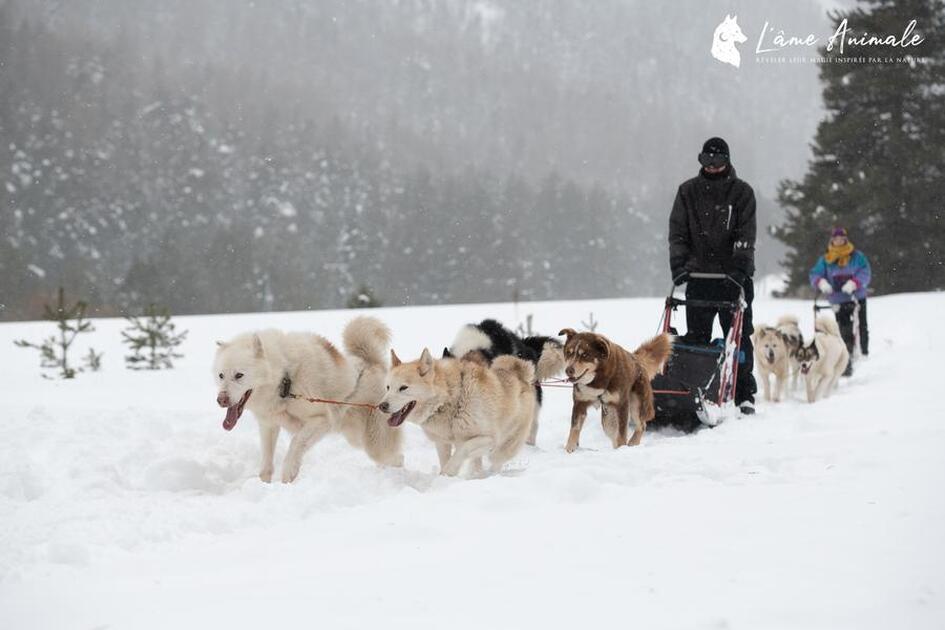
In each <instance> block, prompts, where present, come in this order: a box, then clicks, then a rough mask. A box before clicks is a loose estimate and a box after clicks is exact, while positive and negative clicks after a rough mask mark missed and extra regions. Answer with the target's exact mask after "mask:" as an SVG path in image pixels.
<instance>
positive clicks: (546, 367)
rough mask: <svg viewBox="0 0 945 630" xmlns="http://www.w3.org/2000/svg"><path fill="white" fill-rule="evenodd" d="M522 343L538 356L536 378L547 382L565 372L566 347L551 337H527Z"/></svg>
mask: <svg viewBox="0 0 945 630" xmlns="http://www.w3.org/2000/svg"><path fill="white" fill-rule="evenodd" d="M522 343H524V344H525V345H526V346H528V347H529V348H531V349H532V350H534V352H535V354H536V355H537V356H538V361H537V362H536V363H535V378H537V379H538V380H539V381H546V380H548V379H549V378H553V377H555V376H557V375H558V374H561V373H562V372H563V371H564V347H563V346H562V345H561V342H560V341H558V340H557V339H553V338H551V337H541V336H536V337H525V338H524V339H522Z"/></svg>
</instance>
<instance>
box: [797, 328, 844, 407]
mask: <svg viewBox="0 0 945 630" xmlns="http://www.w3.org/2000/svg"><path fill="white" fill-rule="evenodd" d="M797 360H798V362H799V363H800V366H801V374H803V375H804V383H805V385H806V386H807V402H811V403H812V402H817V401H818V400H820V399H822V398H826V397H827V396H829V395H830V393H831V392H832V391H833V390H834V389H836V387H837V382H838V381H839V380H840V376H841V375H842V374H843V370H844V368H846V366H847V361H849V360H850V353H849V352H848V351H847V346H846V344H845V343H843V339H842V338H841V337H840V327H839V326H838V325H837V320H836V319H834V317H833V315H821V316H820V317H818V318H817V321H816V322H815V323H814V338H813V340H811V342H810V345H807V346H801V348H800V350H798V351H797Z"/></svg>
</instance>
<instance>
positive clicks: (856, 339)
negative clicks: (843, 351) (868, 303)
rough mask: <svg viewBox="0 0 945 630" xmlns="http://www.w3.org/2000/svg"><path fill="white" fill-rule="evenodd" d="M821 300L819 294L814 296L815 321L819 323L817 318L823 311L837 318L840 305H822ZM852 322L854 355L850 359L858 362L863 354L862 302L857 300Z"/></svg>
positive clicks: (854, 299)
mask: <svg viewBox="0 0 945 630" xmlns="http://www.w3.org/2000/svg"><path fill="white" fill-rule="evenodd" d="M821 299H822V297H821V295H820V294H819V293H818V294H817V295H815V296H814V321H815V322H816V321H817V316H818V315H820V312H821V311H830V312H831V313H833V316H834V318H836V317H837V313H838V312H839V311H840V305H839V304H822V303H821V302H820V300H821ZM851 321H852V323H853V355H852V356H851V357H850V358H851V359H853V360H856V359H858V358H859V357H860V355H861V354H862V353H861V351H860V301H859V300H857V299H856V298H853V317H852V318H851Z"/></svg>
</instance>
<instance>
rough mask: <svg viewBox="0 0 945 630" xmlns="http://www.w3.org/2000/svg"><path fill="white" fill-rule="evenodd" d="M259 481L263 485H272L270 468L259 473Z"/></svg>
mask: <svg viewBox="0 0 945 630" xmlns="http://www.w3.org/2000/svg"><path fill="white" fill-rule="evenodd" d="M259 480H260V481H262V482H263V483H272V468H267V469H265V470H260V471H259Z"/></svg>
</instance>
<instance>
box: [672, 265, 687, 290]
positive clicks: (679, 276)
mask: <svg viewBox="0 0 945 630" xmlns="http://www.w3.org/2000/svg"><path fill="white" fill-rule="evenodd" d="M687 282H689V272H688V271H686V270H685V269H683V270H682V271H679V272H675V271H674V272H673V284H674V285H676V286H677V287H678V286H679V285H681V284H686V283H687Z"/></svg>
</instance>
